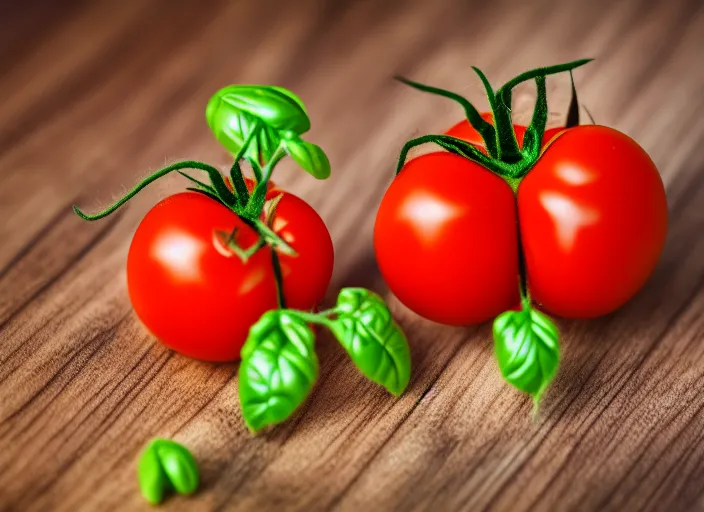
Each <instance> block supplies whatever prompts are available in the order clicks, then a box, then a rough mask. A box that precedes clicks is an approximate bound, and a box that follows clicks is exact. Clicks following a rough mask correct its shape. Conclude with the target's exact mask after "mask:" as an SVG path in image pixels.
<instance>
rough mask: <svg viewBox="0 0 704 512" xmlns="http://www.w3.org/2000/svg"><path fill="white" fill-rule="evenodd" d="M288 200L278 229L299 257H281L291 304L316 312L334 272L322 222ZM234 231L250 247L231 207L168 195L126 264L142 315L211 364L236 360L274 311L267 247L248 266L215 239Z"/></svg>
mask: <svg viewBox="0 0 704 512" xmlns="http://www.w3.org/2000/svg"><path fill="white" fill-rule="evenodd" d="M278 194H282V197H281V199H280V202H279V203H278V206H277V207H276V213H275V216H274V218H273V223H272V229H273V231H274V232H275V233H276V234H277V235H279V236H280V237H281V238H282V239H283V240H284V241H285V242H287V243H288V244H289V245H290V246H291V247H292V248H293V249H294V250H295V252H296V255H295V256H292V255H287V254H282V253H279V261H280V265H281V273H282V278H283V293H284V296H285V298H286V303H287V305H288V306H289V307H293V308H297V309H302V310H311V309H313V308H314V307H315V306H317V304H318V303H319V302H320V301H321V300H322V298H323V296H324V295H325V290H326V289H327V286H328V284H329V282H330V277H331V275H332V268H333V246H332V240H331V239H330V234H329V233H328V230H327V228H326V227H325V224H324V223H323V220H322V219H321V218H320V216H319V215H318V214H317V213H316V212H315V210H314V209H313V208H311V207H310V206H309V205H308V204H307V203H306V202H304V201H303V200H302V199H300V198H298V197H296V196H295V195H293V194H290V193H287V192H281V191H278V190H275V189H273V190H270V191H269V192H268V193H267V198H268V199H273V198H274V197H276V196H277V195H278ZM234 229H237V237H236V239H237V242H238V243H239V244H240V246H242V247H250V246H251V245H252V244H255V243H256V241H257V235H256V233H255V232H254V231H253V230H252V229H251V228H250V227H249V226H247V225H246V224H245V223H244V222H243V221H242V220H241V219H240V218H239V217H238V216H237V215H235V213H234V212H232V210H230V209H228V208H226V207H225V206H223V205H222V204H220V203H218V202H216V201H213V200H212V199H210V198H209V197H206V196H204V195H201V194H197V193H195V192H184V193H181V194H176V195H173V196H171V197H168V198H166V199H164V200H163V201H161V202H160V203H159V204H157V205H156V206H154V208H152V209H151V210H150V211H149V212H148V213H147V215H146V216H145V217H144V219H143V220H142V222H141V223H140V225H139V227H138V228H137V231H136V233H135V235H134V238H133V239H132V244H131V246H130V251H129V255H128V258H127V284H128V290H129V294H130V299H131V301H132V305H133V307H134V310H135V312H136V313H137V316H138V317H139V318H140V320H141V321H142V322H143V323H144V325H145V326H146V327H147V329H148V330H149V331H150V332H151V333H152V334H153V335H154V336H156V337H157V338H158V339H159V340H161V341H162V342H163V343H165V344H166V345H168V346H169V347H171V348H173V349H174V350H176V351H178V352H181V353H182V354H185V355H188V356H191V357H194V358H197V359H201V360H206V361H233V360H236V359H239V353H240V349H241V348H242V345H243V344H244V342H245V340H246V338H247V333H248V332H249V328H250V327H251V326H252V325H253V324H254V323H255V322H256V321H257V320H258V319H259V318H260V317H261V316H262V315H263V314H264V313H265V312H266V311H268V310H271V309H275V308H276V307H277V290H276V282H275V280H274V274H273V270H272V258H271V251H272V250H276V249H272V248H270V247H262V248H261V249H259V250H258V251H257V252H255V253H254V254H253V255H252V256H251V257H249V258H248V259H247V261H246V262H243V261H242V260H241V259H240V258H239V257H238V256H237V255H236V254H235V253H233V252H232V251H230V250H229V249H228V248H227V247H226V246H224V244H223V242H222V240H220V239H218V238H217V237H215V236H214V233H217V232H222V233H231V232H232V231H233V230H234Z"/></svg>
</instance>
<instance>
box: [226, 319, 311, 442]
mask: <svg viewBox="0 0 704 512" xmlns="http://www.w3.org/2000/svg"><path fill="white" fill-rule="evenodd" d="M241 355H242V364H241V365H240V371H239V395H240V404H241V407H242V417H243V418H244V421H245V423H246V424H247V426H248V427H249V428H250V429H251V430H253V431H255V432H256V431H258V430H261V429H262V428H264V427H266V426H268V425H273V424H276V423H281V422H282V421H284V420H286V419H287V418H288V417H289V416H290V415H291V414H293V412H294V411H295V410H296V409H297V408H298V407H299V406H300V405H301V404H302V403H303V402H304V401H305V399H306V398H307V397H308V395H309V394H310V392H311V390H312V389H313V384H315V381H316V379H317V378H318V357H317V356H316V354H315V334H314V333H313V331H312V329H311V328H310V327H309V326H308V324H307V323H306V322H305V321H304V320H302V319H301V318H299V317H297V316H296V314H295V312H288V311H286V310H281V309H279V310H272V311H268V312H266V313H264V315H263V316H262V317H261V318H260V319H259V321H258V322H257V323H256V324H254V325H253V326H252V328H251V329H250V331H249V336H248V337H247V341H246V342H245V344H244V346H243V347H242V354H241Z"/></svg>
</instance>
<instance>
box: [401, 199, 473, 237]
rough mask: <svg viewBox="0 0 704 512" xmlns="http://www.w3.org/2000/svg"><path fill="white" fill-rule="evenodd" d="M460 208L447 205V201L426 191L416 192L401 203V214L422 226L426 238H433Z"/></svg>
mask: <svg viewBox="0 0 704 512" xmlns="http://www.w3.org/2000/svg"><path fill="white" fill-rule="evenodd" d="M460 214H461V210H460V209H459V208H454V207H452V206H449V205H448V204H447V203H445V202H443V201H442V200H440V199H438V198H437V197H435V196H433V195H431V194H428V193H427V192H416V193H415V194H413V195H412V196H411V197H409V198H408V199H407V200H406V202H405V203H404V205H403V209H402V210H401V216H402V217H403V218H405V219H407V220H410V221H411V222H412V223H413V225H415V226H419V227H420V228H422V230H423V233H424V235H425V237H426V238H427V239H428V240H432V239H434V238H435V237H436V236H437V235H438V234H440V231H442V228H443V225H444V224H445V223H446V222H447V221H449V220H451V219H453V218H455V217H457V216H459V215H460Z"/></svg>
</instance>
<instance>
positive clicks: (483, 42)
mask: <svg viewBox="0 0 704 512" xmlns="http://www.w3.org/2000/svg"><path fill="white" fill-rule="evenodd" d="M703 51H704V4H703V3H702V1H701V0H669V1H666V0H663V1H660V2H658V1H652V2H639V1H636V0H627V1H607V0H603V1H602V0H591V1H588V2H571V1H564V2H562V1H561V2H556V1H546V0H537V1H521V2H518V1H515V2H509V1H483V2H479V1H471V2H468V1H462V0H456V1H435V0H433V1H430V0H418V1H409V2H400V1H399V2H393V1H374V0H367V1H341V0H329V1H323V0H299V1H284V0H281V1H280V2H276V1H270V0H257V1H254V0H247V1H239V2H229V1H225V0H221V1H212V2H210V1H209V2H195V1H193V2H178V1H176V2H167V1H157V0H145V1H136V0H134V1H117V0H115V1H102V2H98V1H96V2H85V1H84V2H79V1H66V2H51V1H49V0H44V1H31V0H27V1H23V2H19V1H18V2H9V1H8V2H3V3H2V5H1V6H0V76H1V77H2V79H1V80H0V98H1V100H0V178H2V187H0V218H1V219H2V221H0V510H42V511H46V510H77V509H86V510H112V509H122V510H125V509H139V508H145V509H146V508H148V507H147V505H146V504H144V503H143V502H142V499H141V497H140V496H139V493H138V489H137V482H136V476H135V466H136V460H137V456H138V453H139V451H140V449H141V448H142V447H143V445H144V443H145V442H146V441H147V440H148V439H149V438H151V437H152V436H155V435H160V436H166V437H173V438H174V439H176V440H178V441H181V442H183V443H185V444H186V445H187V446H188V447H189V448H191V449H192V451H193V452H194V454H195V455H196V457H197V458H198V460H199V461H200V463H201V466H202V477H203V484H202V489H201V491H200V492H199V493H198V495H196V496H194V497H193V498H188V499H185V498H173V499H171V500H169V502H168V503H167V505H166V506H167V508H168V509H180V510H194V509H203V510H209V509H222V508H228V509H237V510H326V509H340V510H416V509H418V510H421V509H425V510H456V509H464V510H482V509H494V510H568V509H580V510H635V509H648V510H686V509H699V510H701V509H702V508H704V386H703V384H704V237H703V236H702V235H703V234H704V150H703V149H702V142H704V140H703V138H704V97H703V93H704V53H703ZM581 57H595V58H596V59H597V60H596V61H594V62H593V63H591V64H589V65H588V66H586V67H584V68H582V69H580V70H578V71H577V72H576V73H575V78H576V80H577V87H578V90H579V93H580V98H581V100H582V102H583V104H584V105H586V106H587V107H588V108H589V110H590V111H591V113H592V114H593V116H594V117H595V118H596V120H597V121H598V122H600V123H602V124H607V125H611V126H614V127H615V128H618V129H620V130H622V131H624V132H626V133H628V134H629V135H631V136H632V137H634V138H635V139H636V140H638V141H639V142H640V144H641V145H642V146H643V147H645V149H646V150H647V151H648V152H649V153H650V155H651V156H652V158H653V159H654V161H655V162H656V164H657V165H658V167H659V169H660V171H661V173H662V177H663V180H664V182H665V184H666V187H667V192H668V197H669V202H670V207H671V229H670V234H669V238H668V244H667V248H666V251H665V253H664V256H663V258H662V261H661V264H660V266H659V267H658V270H657V272H656V274H655V275H654V277H653V279H652V280H651V281H650V282H649V284H648V285H647V287H646V288H645V290H644V291H643V292H642V293H641V294H640V295H639V296H638V297H637V298H636V299H635V300H634V301H633V302H631V303H630V304H629V305H628V306H627V307H625V308H624V309H623V310H621V311H619V312H617V313H616V314H613V315H611V316H609V317H607V318H603V319H600V320H597V321H592V322H561V326H562V330H563V347H564V352H563V353H564V361H563V365H562V367H561V370H560V373H559V377H558V379H557V381H556V383H555V384H554V385H553V387H552V388H551V390H550V392H549V393H548V395H547V396H546V398H545V401H544V404H543V410H542V414H541V415H540V417H539V418H537V419H535V420H533V419H532V418H531V403H530V400H529V399H528V398H527V397H525V396H522V395H520V394H518V393H517V392H515V391H514V390H513V389H511V388H509V387H508V386H507V385H505V384H504V383H503V382H502V380H501V378H500V376H499V372H498V369H497V366H496V363H495V360H494V358H493V355H492V345H491V339H490V331H489V327H488V326H486V325H484V326H480V327H478V328H466V329H460V328H447V327H441V326H438V325H434V324H431V323H430V322H426V321H423V320H421V319H419V318H418V317H417V316H415V315H414V314H412V313H410V312H409V311H408V310H406V309H405V308H404V307H403V306H401V305H400V304H399V303H398V302H397V301H395V300H394V299H393V298H391V299H390V300H391V304H392V308H393V311H394V313H395V315H396V316H397V318H398V319H399V321H400V323H401V324H402V325H403V327H404V328H405V329H406V330H407V332H408V333H409V341H410V343H411V345H412V351H413V363H414V371H413V377H412V381H411V384H410V387H409V390H408V392H407V393H406V394H405V395H404V396H402V397H401V398H400V399H394V398H392V397H391V396H389V395H387V394H386V393H384V392H383V391H382V390H381V389H380V388H378V387H376V386H374V385H372V384H370V383H368V382H367V381H365V380H364V379H363V378H362V377H361V376H360V375H359V374H358V373H357V372H356V371H355V369H354V368H353V367H352V366H351V364H350V363H349V362H348V361H347V358H346V355H345V354H344V353H343V351H342V350H341V349H340V348H339V347H338V346H336V345H335V343H333V342H332V340H330V339H328V338H323V339H321V340H320V341H319V344H318V347H319V356H320V361H321V366H322V369H321V372H322V375H321V379H320V382H319V384H318V385H317V386H316V388H315V390H314V393H313V395H312V397H311V398H310V400H309V401H308V403H307V405H306V406H305V407H304V408H303V410H302V411H300V413H299V414H297V415H296V417H295V418H294V419H293V420H291V421H289V422H288V423H286V424H284V425H283V426H281V427H279V428H277V429H275V430H273V431H271V432H270V433H268V434H266V435H263V436H260V437H251V436H250V435H249V434H248V433H247V431H246V429H245V428H244V426H243V424H242V421H241V417H240V414H239V405H238V401H237V390H236V387H237V383H236V374H237V365H236V364H230V365H211V364H204V363H199V362H196V361H192V360H189V359H186V358H184V357H181V356H179V355H176V354H174V353H172V352H170V351H169V350H167V349H166V348H164V347H163V346H162V345H160V344H159V343H157V342H155V341H154V340H153V339H152V338H150V337H149V336H148V335H147V334H146V333H145V332H144V331H143V329H142V327H141V326H140V325H139V323H138V322H137V320H136V318H135V316H134V314H133V312H132V310H131V308H130V304H129V300H128V297H127V292H126V286H125V258H126V254H127V249H128V245H129V242H130V237H131V234H132V232H133V231H134V229H135V227H136V226H137V224H138V222H139V220H140V218H141V217H142V215H144V213H145V212H146V210H147V209H148V208H149V206H150V205H152V204H154V203H155V202H156V201H157V200H158V199H159V198H161V197H164V196H165V195H166V194H168V193H171V192H174V191H177V190H180V189H182V188H183V186H184V183H183V181H182V180H181V178H178V177H175V178H173V179H171V180H168V181H167V183H165V184H161V185H156V186H153V187H152V188H150V189H147V191H145V192H144V193H143V194H142V195H141V196H140V197H139V198H138V199H137V200H135V201H134V202H133V203H131V204H130V206H129V207H127V208H125V209H124V210H123V211H122V212H121V214H120V215H117V216H114V217H112V218H109V219H106V220H104V221H102V222H98V223H95V224H88V223H84V222H82V221H80V220H79V219H78V218H77V217H76V216H75V215H73V214H72V212H71V210H70V206H71V205H72V204H73V203H76V202H78V203H80V204H81V205H83V206H84V207H86V208H89V209H92V208H94V207H98V206H100V205H102V204H105V203H107V202H108V201H109V200H111V199H113V198H115V197H117V196H118V195H119V194H120V193H121V192H123V191H124V189H125V188H126V187H128V186H130V185H131V184H133V183H134V182H135V181H136V180H137V179H138V178H139V177H140V176H142V175H143V174H144V173H145V172H146V171H147V170H148V169H156V168H159V167H161V166H162V165H163V164H164V163H165V162H168V161H175V160H177V159H185V158H188V159H199V160H205V161H209V162H213V163H216V164H218V165H222V166H225V165H228V163H229V159H228V156H227V155H226V154H225V153H224V151H223V150H222V149H221V148H220V147H219V145H218V144H217V143H216V142H215V140H214V139H213V137H212V136H211V135H210V133H209V131H208V128H207V126H206V124H205V121H204V116H203V112H204V107H205V104H206V102H207V100H208V98H209V97H210V95H211V94H212V93H213V92H214V91H215V90H217V89H218V88H220V87H222V86H224V85H226V84H229V83H273V84H279V85H282V86H285V87H288V88H290V89H293V90H294V91H296V92H297V93H298V94H299V95H300V96H301V97H302V98H303V99H304V101H305V103H306V104H307V106H308V110H309V112H310V115H311V118H312V121H313V129H312V131H311V133H310V140H311V141H314V142H316V143H318V144H320V145H321V146H322V147H324V148H325V149H326V151H327V152H328V154H329V155H330V158H331V160H332V163H333V167H334V171H333V177H332V178H331V179H330V180H329V181H328V182H325V183H323V182H318V181H315V180H313V179H312V178H310V177H308V176H307V175H305V174H304V173H303V172H300V171H298V170H295V169H294V167H293V166H292V165H284V166H282V168H281V169H279V170H278V171H277V176H276V181H277V182H279V183H280V184H282V185H284V186H287V187H289V188H290V189H291V190H292V191H293V192H294V193H296V194H299V195H301V196H302V197H304V198H305V199H306V200H308V201H309V202H310V203H311V204H312V205H313V206H314V207H315V208H316V209H318V211H319V212H320V213H321V215H322V216H323V218H324V219H325V220H326V222H327V223H328V226H329V228H330V231H331V232H332V234H333V238H334V241H335V246H336V258H337V259H336V270H335V276H334V282H333V284H332V287H331V291H330V296H333V295H334V293H335V290H336V289H338V288H339V287H340V286H343V285H363V286H368V287H372V288H374V289H376V290H378V291H380V292H381V293H383V294H384V295H385V296H387V297H388V296H389V294H388V292H387V290H386V289H385V287H384V285H383V283H382V281H381V280H380V278H379V275H378V273H377V271H376V268H375V264H374V259H373V250H372V245H371V230H372V225H373V216H374V211H375V209H376V205H377V204H378V202H379V200H380V199H381V196H382V194H383V192H384V190H385V188H386V186H387V185H388V183H389V182H390V179H391V176H392V172H393V166H394V162H395V160H396V157H397V155H398V151H399V149H400V147H401V145H402V144H403V142H404V141H405V140H407V139H409V138H411V137H413V136H416V135H419V134H422V133H430V132H438V131H440V130H443V129H444V128H446V127H448V126H449V125H451V124H453V123H454V122H455V121H457V120H458V119H459V118H461V117H462V112H461V111H460V110H459V109H458V108H456V107H455V106H454V105H453V104H452V103H450V102H448V101H445V100H443V99H438V98H432V97H430V96H427V95H423V94H421V93H418V92H415V91H413V90H411V89H409V88H406V87H404V86H402V85H400V84H398V83H395V82H394V81H392V80H391V77H392V76H393V75H394V74H396V73H401V74H404V75H407V76H409V77H412V78H415V79H417V80H420V81H424V82H428V83H433V84H436V85H438V86H442V87H446V88H448V89H452V90H455V91H459V92H462V93H464V94H465V95H467V96H469V97H470V98H472V99H473V100H475V101H476V102H477V103H478V104H480V105H482V107H484V108H485V107H486V103H485V102H484V101H483V94H482V89H481V85H480V84H479V83H478V80H477V79H476V77H475V76H474V75H473V73H472V71H471V69H470V66H471V65H478V66H480V67H482V68H483V69H484V70H485V71H486V73H487V74H488V76H489V77H490V79H492V80H493V81H495V82H496V83H502V82H503V81H504V80H506V79H507V78H509V77H510V76H513V75H515V74H517V73H519V72H521V71H523V70H526V69H529V68H531V67H535V66H538V65H546V64H554V63H558V62H562V61H568V60H572V59H576V58H581ZM568 91H569V81H568V80H567V78H566V77H556V78H553V79H551V80H550V81H549V93H550V105H551V110H553V111H554V112H555V113H556V114H557V116H556V117H555V119H559V115H560V114H559V113H560V112H564V110H565V108H566V106H567V103H568ZM532 94H533V91H532V89H531V88H530V87H527V88H525V89H523V90H522V93H521V94H519V95H518V97H517V98H516V101H517V103H518V107H517V108H516V110H517V111H520V110H521V105H524V106H528V105H530V102H531V101H532Z"/></svg>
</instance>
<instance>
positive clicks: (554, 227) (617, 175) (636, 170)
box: [518, 126, 667, 318]
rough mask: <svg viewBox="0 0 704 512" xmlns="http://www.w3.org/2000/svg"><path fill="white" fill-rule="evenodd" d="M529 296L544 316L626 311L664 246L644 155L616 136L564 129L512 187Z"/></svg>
mask: <svg viewBox="0 0 704 512" xmlns="http://www.w3.org/2000/svg"><path fill="white" fill-rule="evenodd" d="M518 212H519V218H520V225H521V237H522V243H523V248H524V250H525V255H526V264H527V270H528V280H529V285H530V290H531V294H532V298H533V300H534V301H536V302H537V303H538V304H540V305H541V306H542V307H543V308H545V309H546V310H548V311H549V312H551V313H553V314H556V315H559V316H564V317H570V318H591V317H597V316H600V315H604V314H607V313H610V312H611V311H613V310H615V309H617V308H618V307H620V306H622V305H623V304H624V303H625V302H627V301H628V300H629V299H630V298H631V297H632V296H633V295H634V294H635V293H636V292H637V291H638V290H639V289H640V288H641V286H643V284H644V283H645V281H646V280H647V278H648V276H649V275H650V274H651V273H652V271H653V269H654V268H655V265H656V263H657V260H658V258H659V256H660V253H661V251H662V248H663V245H664V243H665V235H666V232H667V201H666V197H665V191H664V188H663V184H662V180H661V179H660V175H659V174H658V170H657V169H656V167H655V165H654V164H653V162H652V160H651V159H650V157H648V155H647V154H646V152H645V151H644V150H643V149H642V148H641V147H640V146H639V145H638V144H637V143H636V142H635V141H633V140H632V139H630V138H629V137H628V136H626V135H624V134H623V133H621V132H618V131H616V130H613V129H611V128H607V127H603V126H579V127H575V128H571V129H569V130H567V131H565V132H563V133H562V134H561V135H560V136H559V137H558V138H557V139H555V140H554V141H553V142H552V144H551V145H550V146H549V147H548V148H547V149H546V150H545V152H544V154H543V155H542V157H541V158H540V160H539V161H538V162H537V164H536V165H535V166H534V167H533V169H532V170H531V171H530V172H529V173H528V175H527V176H526V177H525V178H524V180H523V181H522V182H521V184H520V186H519V188H518Z"/></svg>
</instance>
